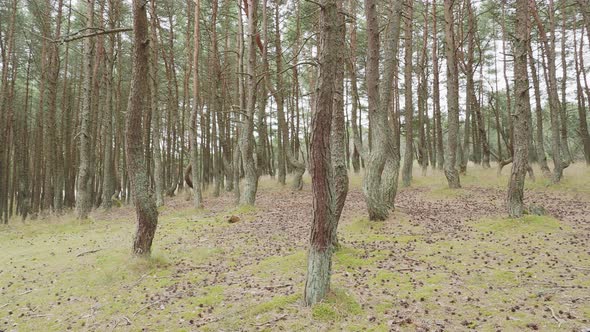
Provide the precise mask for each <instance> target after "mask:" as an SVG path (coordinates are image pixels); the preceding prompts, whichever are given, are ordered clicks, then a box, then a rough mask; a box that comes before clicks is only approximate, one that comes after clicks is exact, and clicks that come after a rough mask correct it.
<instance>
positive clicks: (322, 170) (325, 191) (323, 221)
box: [304, 0, 348, 305]
mask: <svg viewBox="0 0 590 332" xmlns="http://www.w3.org/2000/svg"><path fill="white" fill-rule="evenodd" d="M322 5H323V7H322V9H321V16H320V29H321V30H320V31H321V32H320V33H321V36H320V46H319V50H320V53H319V60H320V71H319V77H318V85H317V97H316V107H315V112H314V113H313V116H312V123H311V142H310V173H311V180H312V192H313V223H312V229H311V238H310V248H309V252H308V261H307V278H306V281H305V293H304V301H305V304H306V305H312V304H315V303H317V302H319V301H321V300H322V299H324V298H325V296H326V294H327V293H328V291H329V290H330V275H331V270H332V253H333V252H334V239H335V234H336V229H337V227H338V219H339V217H340V211H341V209H342V206H343V205H344V200H345V199H346V192H347V188H348V181H347V176H346V160H345V153H344V152H345V151H344V146H345V144H344V137H345V133H344V109H343V107H342V106H343V105H342V103H341V102H337V101H336V100H337V96H336V95H337V92H342V91H341V86H342V80H343V77H344V75H343V72H342V69H343V68H339V67H341V66H342V60H343V56H342V51H341V46H342V45H343V44H344V15H342V14H341V13H340V12H341V11H342V0H324V1H323V4H322ZM338 80H339V81H338ZM342 180H346V181H344V182H343V181H342Z"/></svg>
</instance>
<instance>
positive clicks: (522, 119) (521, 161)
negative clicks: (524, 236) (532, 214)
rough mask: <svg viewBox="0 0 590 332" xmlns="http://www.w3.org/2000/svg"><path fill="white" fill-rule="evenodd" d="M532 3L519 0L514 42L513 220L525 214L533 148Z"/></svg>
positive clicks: (510, 199) (510, 202)
mask: <svg viewBox="0 0 590 332" xmlns="http://www.w3.org/2000/svg"><path fill="white" fill-rule="evenodd" d="M528 8H529V7H528V0H517V1H516V22H515V27H516V40H515V41H514V80H515V83H514V93H515V98H516V108H515V110H514V114H512V116H513V117H514V120H513V122H512V123H513V124H514V141H513V147H514V148H513V151H514V152H513V157H512V174H511V176H510V183H509V184H508V200H507V208H508V215H510V217H516V218H518V217H521V216H522V214H523V210H524V206H523V198H524V181H525V178H526V171H527V167H528V154H529V152H528V149H529V116H528V115H529V113H530V112H529V111H528V110H527V107H529V101H528V99H529V93H528V89H529V79H528V73H527V51H528V47H527V45H528V40H529V36H530V33H529V14H528V13H529V11H528Z"/></svg>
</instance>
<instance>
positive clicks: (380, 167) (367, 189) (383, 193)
mask: <svg viewBox="0 0 590 332" xmlns="http://www.w3.org/2000/svg"><path fill="white" fill-rule="evenodd" d="M401 5H402V2H401V0H397V1H395V2H394V3H393V7H392V9H393V10H392V11H391V14H390V15H391V17H390V19H391V23H390V24H389V28H388V31H387V34H386V35H387V38H386V49H385V52H384V63H385V66H384V73H385V75H384V78H385V79H384V84H383V94H381V93H380V91H379V87H380V83H379V81H380V79H379V53H380V43H379V34H380V33H379V22H378V16H377V4H376V3H375V1H374V0H366V1H365V13H366V17H367V40H368V43H367V52H368V55H367V69H366V71H367V75H366V78H367V79H366V81H367V95H368V101H369V125H370V127H369V137H370V139H369V145H368V148H367V147H363V145H362V143H361V140H360V136H361V135H360V133H358V132H357V131H355V132H354V133H353V134H354V140H355V144H356V145H357V148H358V149H359V151H360V152H361V155H362V156H363V160H364V161H365V162H366V164H365V165H366V168H365V175H364V177H363V194H364V196H365V202H366V204H367V210H368V212H369V219H370V220H375V221H377V220H385V219H387V217H388V216H389V210H391V209H393V208H394V201H395V197H396V193H397V185H398V176H399V162H400V153H399V150H398V149H397V146H399V142H396V141H395V139H396V138H395V136H394V135H393V133H392V130H391V125H390V122H389V116H388V115H389V111H390V106H391V103H392V101H393V98H392V96H393V94H392V93H393V87H394V75H395V68H396V67H397V65H398V61H397V50H398V41H399V33H400V22H401V21H400V16H402V15H401V14H402V9H401ZM394 121H398V120H397V118H396V119H394ZM353 131H354V130H353Z"/></svg>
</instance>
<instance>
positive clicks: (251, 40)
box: [239, 0, 258, 205]
mask: <svg viewBox="0 0 590 332" xmlns="http://www.w3.org/2000/svg"><path fill="white" fill-rule="evenodd" d="M247 1H248V7H247V11H246V14H247V17H248V34H247V36H248V39H247V40H248V57H247V65H246V72H247V74H246V76H247V77H246V85H247V88H246V109H245V118H244V121H243V123H242V126H241V127H242V128H241V129H240V137H239V146H240V151H241V154H242V162H243V164H244V177H245V179H244V180H245V181H244V193H243V195H242V197H241V199H240V203H241V204H243V205H254V203H255V201H256V191H257V190H258V172H257V171H256V165H255V164H254V155H253V154H254V146H253V145H254V115H255V112H256V92H257V90H258V89H257V85H258V84H257V78H256V47H257V44H256V36H257V32H256V24H257V23H256V10H257V2H258V0H247Z"/></svg>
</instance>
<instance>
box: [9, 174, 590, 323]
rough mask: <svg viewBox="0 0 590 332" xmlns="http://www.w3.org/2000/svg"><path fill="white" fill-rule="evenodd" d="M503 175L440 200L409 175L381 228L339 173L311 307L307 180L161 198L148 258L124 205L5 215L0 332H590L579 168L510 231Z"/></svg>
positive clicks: (468, 181) (586, 182) (542, 187)
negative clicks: (243, 199)
mask: <svg viewBox="0 0 590 332" xmlns="http://www.w3.org/2000/svg"><path fill="white" fill-rule="evenodd" d="M509 171H510V170H509V167H507V168H506V169H504V175H503V176H501V177H497V175H496V170H495V169H491V170H481V169H479V168H478V167H471V168H470V169H468V175H467V176H465V177H462V179H461V181H462V184H463V189H460V190H449V189H447V188H446V181H445V179H444V176H443V175H442V173H440V172H438V171H430V170H429V172H428V175H427V176H426V177H423V176H421V174H420V171H419V170H418V168H415V169H414V181H413V184H412V186H411V187H409V188H403V189H401V190H400V192H399V194H398V198H397V210H396V212H395V213H394V214H393V215H392V216H391V218H389V219H388V220H387V221H385V222H369V221H368V220H367V219H366V217H365V216H366V212H365V205H364V202H363V196H362V193H361V191H360V183H361V178H360V176H358V175H352V176H351V188H350V192H349V194H348V199H347V202H346V206H345V210H344V213H343V219H342V220H341V223H340V226H339V230H338V236H339V240H340V244H341V245H342V247H341V248H340V249H339V250H338V252H337V253H336V254H335V257H334V266H333V270H334V271H333V278H332V285H333V286H332V289H333V291H332V294H331V295H330V296H329V298H328V299H327V300H326V301H325V302H323V303H320V304H318V305H315V306H314V307H312V308H306V307H305V306H303V305H302V292H303V285H304V282H305V270H306V248H307V243H308V234H309V229H310V215H311V192H310V189H309V179H308V178H307V179H306V185H305V188H304V190H303V191H301V192H292V191H290V190H289V189H288V187H285V188H282V187H280V186H279V185H277V184H276V182H275V181H274V180H272V179H268V178H265V179H261V185H260V188H259V194H258V198H257V201H256V203H257V206H256V208H234V207H233V197H232V195H231V194H224V195H223V196H222V197H218V198H213V197H210V196H206V199H205V207H206V209H205V210H202V211H196V210H193V209H191V208H190V202H187V201H186V200H185V199H184V195H180V196H179V197H176V198H174V199H168V201H167V204H166V206H165V207H164V208H162V209H161V212H160V221H159V226H158V230H157V235H156V239H155V240H154V246H153V255H152V258H150V259H147V260H145V259H137V258H132V257H131V255H130V245H131V240H132V236H133V233H134V229H135V224H134V211H133V209H132V208H130V207H122V208H114V209H113V210H111V211H110V212H104V211H101V210H98V211H96V212H94V213H93V214H92V218H91V220H90V221H85V222H79V221H76V220H75V219H74V218H73V217H72V216H70V215H66V216H63V217H61V218H47V219H44V220H36V221H27V223H26V224H22V223H21V222H20V221H16V220H15V221H12V223H11V224H9V225H8V226H2V227H0V252H1V254H0V287H1V289H0V331H13V330H18V331H48V330H59V331H63V330H75V331H78V330H92V331H94V330H98V331H112V330H117V331H125V330H130V331H137V330H146V331H179V330H180V331H182V330H186V331H241V330H245V331H256V330H268V331H270V330H272V331H277V330H284V331H332V330H333V331H340V330H346V331H365V330H375V331H389V330H394V331H397V330H400V331H438V330H446V331H463V330H471V329H473V330H477V331H498V330H500V331H516V330H519V331H520V330H525V331H526V330H531V331H532V330H540V331H588V329H590V245H589V243H590V242H589V239H590V168H586V167H585V166H583V165H574V166H572V167H570V168H568V169H567V170H566V171H565V179H564V181H563V183H561V184H559V185H556V186H548V181H547V180H545V179H542V178H541V176H540V172H538V171H537V181H536V182H534V183H533V182H530V181H528V180H527V190H526V203H527V204H536V205H541V206H543V207H544V208H545V209H546V211H547V215H546V216H533V215H529V216H526V217H524V218H522V219H520V220H511V219H507V218H506V217H505V215H506V213H505V209H504V197H505V185H506V183H507V181H508V180H507V179H508V177H507V174H508V173H509ZM234 215H235V216H238V217H239V218H240V220H239V222H237V223H233V224H230V223H228V221H227V220H228V218H229V217H230V216H234Z"/></svg>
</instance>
